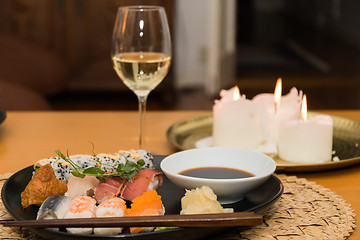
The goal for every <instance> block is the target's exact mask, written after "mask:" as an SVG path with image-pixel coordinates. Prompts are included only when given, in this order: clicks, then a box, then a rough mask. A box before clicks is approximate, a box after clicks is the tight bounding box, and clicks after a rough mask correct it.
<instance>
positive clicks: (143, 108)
mask: <svg viewBox="0 0 360 240" xmlns="http://www.w3.org/2000/svg"><path fill="white" fill-rule="evenodd" d="M138 100H139V149H145V125H146V124H145V113H146V100H147V95H145V96H138Z"/></svg>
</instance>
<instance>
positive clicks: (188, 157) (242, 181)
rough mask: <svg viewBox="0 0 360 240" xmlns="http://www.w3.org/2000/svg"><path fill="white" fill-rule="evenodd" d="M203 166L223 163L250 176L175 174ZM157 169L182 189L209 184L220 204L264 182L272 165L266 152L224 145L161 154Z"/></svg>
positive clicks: (244, 193)
mask: <svg viewBox="0 0 360 240" xmlns="http://www.w3.org/2000/svg"><path fill="white" fill-rule="evenodd" d="M203 167H225V168H233V169H238V170H242V171H246V172H249V173H252V174H253V175H254V176H252V177H247V178H233V179H212V178H198V177H190V176H185V175H181V174H179V173H180V172H182V171H185V170H189V169H193V168H203ZM160 168H161V170H162V171H163V172H164V173H165V175H166V176H167V177H168V178H169V180H170V181H172V182H173V183H174V184H175V185H177V186H179V187H181V188H183V189H194V188H196V187H201V186H209V187H210V188H211V189H212V190H213V191H214V193H215V194H216V195H217V196H218V201H219V202H220V203H221V204H228V203H233V202H237V201H240V200H242V199H243V198H244V196H245V195H246V194H247V193H248V192H250V191H251V190H254V189H255V188H256V187H258V186H260V185H261V184H262V183H264V182H265V181H266V180H267V179H268V178H269V177H270V176H271V175H272V174H273V173H274V172H275V169H276V163H275V161H274V160H273V159H272V158H270V157H269V156H267V155H265V154H263V153H261V152H257V151H252V150H246V149H241V148H228V147H210V148H200V149H190V150H185V151H180V152H177V153H174V154H172V155H169V156H167V157H165V158H164V159H163V160H162V161H161V163H160Z"/></svg>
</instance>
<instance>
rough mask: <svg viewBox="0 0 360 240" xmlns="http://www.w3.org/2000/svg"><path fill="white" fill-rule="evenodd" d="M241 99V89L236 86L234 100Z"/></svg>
mask: <svg viewBox="0 0 360 240" xmlns="http://www.w3.org/2000/svg"><path fill="white" fill-rule="evenodd" d="M239 99H240V91H239V88H238V86H235V87H234V94H233V100H234V101H237V100H239Z"/></svg>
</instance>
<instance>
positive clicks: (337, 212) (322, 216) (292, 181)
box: [0, 174, 356, 240]
mask: <svg viewBox="0 0 360 240" xmlns="http://www.w3.org/2000/svg"><path fill="white" fill-rule="evenodd" d="M9 176H10V174H6V175H0V188H2V185H3V184H4V182H5V181H6V179H7V178H8V177H9ZM277 177H278V178H279V179H280V180H281V181H282V183H283V185H284V193H283V195H282V196H281V198H280V199H279V200H278V201H277V202H276V203H275V204H274V205H273V206H272V207H271V208H270V209H268V210H267V211H266V212H265V213H264V224H262V225H260V226H255V227H249V228H237V229H234V230H232V231H229V232H226V233H223V234H221V235H219V236H217V237H213V238H212V239H232V240H236V239H256V240H258V239H273V240H274V239H277V240H285V239H286V240H288V239H296V240H297V239H299V240H300V239H346V238H347V237H348V236H350V234H351V233H352V232H353V231H354V229H355V227H356V224H355V214H354V210H353V209H352V208H351V207H350V204H348V203H346V201H345V200H344V199H342V197H340V196H339V195H336V194H335V193H334V192H332V191H331V190H329V189H327V188H324V187H322V186H320V185H317V184H315V183H313V182H309V181H307V180H306V179H303V178H297V177H295V176H286V175H277ZM0 219H1V220H8V219H11V216H10V215H9V214H8V213H7V211H6V209H5V207H4V205H3V203H2V201H1V202H0ZM0 236H1V239H41V238H40V237H38V236H36V235H34V234H33V233H32V232H31V231H27V230H25V229H21V228H7V227H2V226H0Z"/></svg>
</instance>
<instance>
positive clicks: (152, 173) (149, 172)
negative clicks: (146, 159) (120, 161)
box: [121, 168, 163, 201]
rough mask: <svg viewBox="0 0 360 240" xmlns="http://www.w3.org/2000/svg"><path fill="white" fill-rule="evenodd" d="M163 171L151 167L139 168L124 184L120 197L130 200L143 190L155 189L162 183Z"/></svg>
mask: <svg viewBox="0 0 360 240" xmlns="http://www.w3.org/2000/svg"><path fill="white" fill-rule="evenodd" d="M162 182H163V173H162V172H159V171H156V170H155V169H152V168H145V169H142V170H140V171H139V172H138V173H137V174H136V175H135V176H134V177H133V178H132V179H131V181H130V182H129V183H128V184H127V185H126V186H125V188H124V190H123V191H122V193H121V197H122V198H123V199H125V200H129V201H132V200H133V199H134V198H135V197H138V196H140V195H141V194H143V193H144V192H147V191H151V190H156V189H157V188H158V187H160V186H161V185H162Z"/></svg>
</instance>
